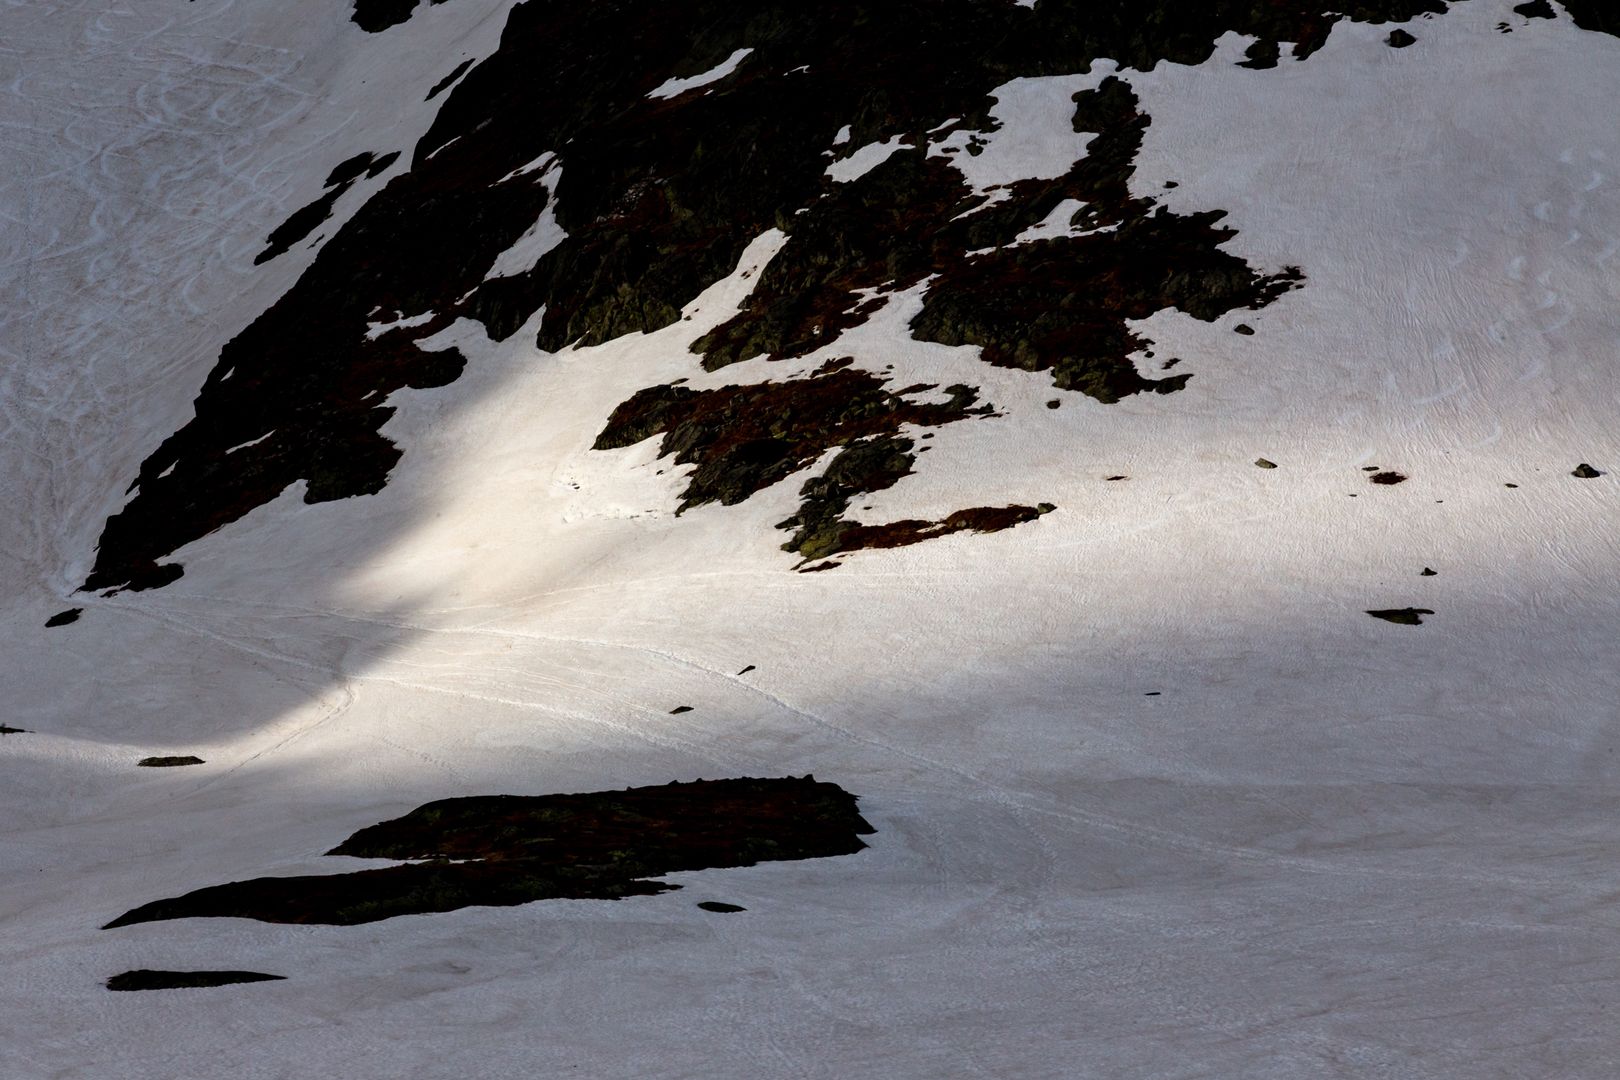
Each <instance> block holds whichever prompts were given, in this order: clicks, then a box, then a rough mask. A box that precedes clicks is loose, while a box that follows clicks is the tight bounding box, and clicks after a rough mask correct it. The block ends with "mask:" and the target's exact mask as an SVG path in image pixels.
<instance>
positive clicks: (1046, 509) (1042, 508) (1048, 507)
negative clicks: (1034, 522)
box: [1035, 502, 1057, 515]
mask: <svg viewBox="0 0 1620 1080" xmlns="http://www.w3.org/2000/svg"><path fill="white" fill-rule="evenodd" d="M1056 509H1057V503H1047V502H1043V503H1036V504H1035V512H1036V513H1037V514H1041V515H1045V514H1050V513H1051V512H1052V511H1054V510H1056Z"/></svg>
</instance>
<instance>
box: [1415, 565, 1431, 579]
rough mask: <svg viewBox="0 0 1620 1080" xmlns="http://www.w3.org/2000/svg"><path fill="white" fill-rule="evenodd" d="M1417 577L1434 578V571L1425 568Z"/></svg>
mask: <svg viewBox="0 0 1620 1080" xmlns="http://www.w3.org/2000/svg"><path fill="white" fill-rule="evenodd" d="M1418 577H1434V571H1433V570H1431V569H1429V568H1428V567H1427V566H1425V567H1424V568H1423V572H1422V573H1421V574H1419V575H1418Z"/></svg>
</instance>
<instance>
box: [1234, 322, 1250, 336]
mask: <svg viewBox="0 0 1620 1080" xmlns="http://www.w3.org/2000/svg"><path fill="white" fill-rule="evenodd" d="M1232 332H1233V333H1234V334H1242V335H1243V336H1244V337H1253V336H1254V327H1252V326H1250V325H1249V324H1248V323H1238V324H1237V325H1236V326H1234V327H1232Z"/></svg>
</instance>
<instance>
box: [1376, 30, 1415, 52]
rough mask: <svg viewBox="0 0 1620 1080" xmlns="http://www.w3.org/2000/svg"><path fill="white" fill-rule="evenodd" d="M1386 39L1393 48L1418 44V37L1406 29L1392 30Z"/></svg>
mask: <svg viewBox="0 0 1620 1080" xmlns="http://www.w3.org/2000/svg"><path fill="white" fill-rule="evenodd" d="M1384 41H1385V43H1386V44H1387V45H1389V47H1390V48H1392V49H1404V48H1406V47H1407V46H1408V45H1414V44H1416V43H1417V38H1415V37H1413V36H1412V35H1411V34H1408V33H1407V32H1406V31H1405V30H1391V31H1390V33H1389V37H1387V38H1385V39H1384Z"/></svg>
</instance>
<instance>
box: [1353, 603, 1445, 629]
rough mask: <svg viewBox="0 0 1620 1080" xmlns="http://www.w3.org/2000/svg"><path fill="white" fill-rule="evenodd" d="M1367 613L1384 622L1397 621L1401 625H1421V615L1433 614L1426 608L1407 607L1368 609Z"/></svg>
mask: <svg viewBox="0 0 1620 1080" xmlns="http://www.w3.org/2000/svg"><path fill="white" fill-rule="evenodd" d="M1367 614H1369V615H1371V616H1372V617H1373V618H1375V619H1383V620H1384V621H1385V622H1392V623H1398V624H1399V625H1401V626H1422V625H1423V618H1422V617H1423V616H1424V615H1433V614H1434V612H1432V611H1430V610H1429V609H1428V608H1411V607H1408V608H1380V609H1378V610H1376V611H1369V612H1367Z"/></svg>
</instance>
